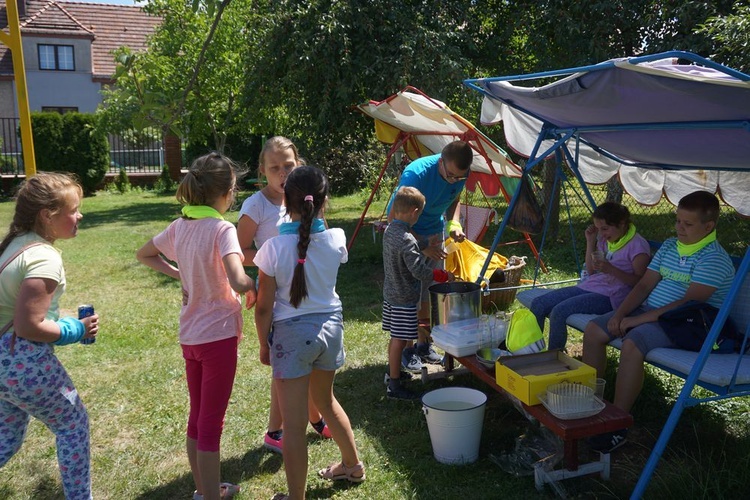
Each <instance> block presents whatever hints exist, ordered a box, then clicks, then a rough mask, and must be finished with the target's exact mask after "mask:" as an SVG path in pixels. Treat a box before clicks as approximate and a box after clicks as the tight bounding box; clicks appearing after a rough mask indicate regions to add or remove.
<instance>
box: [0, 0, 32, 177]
mask: <svg viewBox="0 0 750 500" xmlns="http://www.w3.org/2000/svg"><path fill="white" fill-rule="evenodd" d="M16 1H17V0H7V1H6V3H5V5H6V8H7V10H6V12H7V14H8V28H9V30H10V35H8V34H7V33H5V32H3V31H0V42H2V43H4V44H5V45H6V46H7V47H8V48H9V49H10V51H11V53H12V54H13V75H14V77H15V81H16V95H17V97H18V117H19V118H20V122H21V147H22V150H23V165H24V170H25V172H26V178H29V177H33V176H34V175H36V157H35V156H34V138H33V136H32V135H31V112H30V111H29V94H28V92H27V90H26V67H25V66H24V63H23V46H22V45H21V25H20V22H19V19H18V6H17V5H16ZM22 1H23V0H22Z"/></svg>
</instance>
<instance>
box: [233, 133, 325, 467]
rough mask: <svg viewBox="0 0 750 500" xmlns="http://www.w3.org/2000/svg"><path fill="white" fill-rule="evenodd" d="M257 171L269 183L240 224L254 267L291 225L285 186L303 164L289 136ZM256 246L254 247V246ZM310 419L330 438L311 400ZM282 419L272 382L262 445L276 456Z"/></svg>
mask: <svg viewBox="0 0 750 500" xmlns="http://www.w3.org/2000/svg"><path fill="white" fill-rule="evenodd" d="M258 164H259V167H258V170H259V171H260V174H261V175H263V176H265V177H266V179H268V184H267V185H266V186H265V187H264V188H263V189H261V190H260V191H258V192H257V193H255V194H253V195H252V196H250V197H249V198H248V199H246V200H245V201H244V202H243V203H242V208H241V209H240V218H239V221H238V222H237V237H238V238H239V241H240V246H241V247H242V253H243V254H244V256H245V261H244V265H245V266H246V267H247V266H254V265H255V264H254V259H255V254H256V252H257V251H258V249H259V248H260V247H261V246H262V245H263V244H264V243H265V242H266V241H267V240H268V239H270V238H272V237H274V236H278V234H279V227H278V226H279V224H281V223H284V222H290V221H291V219H290V218H289V216H288V215H287V213H286V207H285V206H284V184H285V183H286V179H287V177H288V176H289V173H290V172H291V171H292V170H293V169H294V168H295V167H297V166H298V165H304V160H303V159H302V158H300V156H299V153H298V152H297V147H296V146H295V145H294V143H293V142H292V141H290V140H289V139H287V138H286V137H279V136H276V137H271V138H270V139H268V140H267V141H266V143H265V144H264V145H263V149H262V150H261V152H260V157H259V158H258ZM253 243H254V244H255V247H253ZM307 416H308V420H309V421H310V424H311V425H312V426H313V428H314V429H315V431H316V432H317V433H318V434H320V435H321V436H323V437H324V438H330V437H331V431H330V430H329V429H328V426H327V425H326V423H325V420H324V419H323V417H322V416H321V415H320V412H319V411H318V410H317V408H315V405H314V404H313V402H312V398H310V400H309V406H308V409H307ZM282 424H283V421H282V418H281V410H280V408H279V401H278V397H277V393H276V388H275V384H274V383H273V382H272V383H271V408H270V411H269V415H268V430H267V432H266V435H265V436H264V438H263V446H264V447H265V448H267V449H269V450H271V451H274V452H276V453H281V450H282V447H283V437H282Z"/></svg>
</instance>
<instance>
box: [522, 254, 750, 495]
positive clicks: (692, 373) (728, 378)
mask: <svg viewBox="0 0 750 500" xmlns="http://www.w3.org/2000/svg"><path fill="white" fill-rule="evenodd" d="M733 260H734V262H735V264H737V262H738V261H739V260H738V259H733ZM540 293H546V291H545V290H544V289H539V288H536V289H531V290H527V291H524V292H521V293H519V294H518V295H517V296H516V297H517V298H518V300H519V302H521V303H522V304H524V305H526V306H528V305H529V304H531V301H532V300H533V299H534V297H535V296H538V294H540ZM748 304H750V248H748V249H747V250H746V251H745V256H744V257H743V258H742V260H741V262H739V267H738V269H737V273H736V275H735V278H734V281H733V282H732V286H731V288H730V290H729V294H728V295H727V298H726V299H725V301H724V304H722V306H721V308H720V310H719V314H718V316H717V318H716V321H715V322H714V325H713V326H712V328H711V331H710V332H709V333H708V337H707V338H706V341H705V342H704V344H703V347H702V348H701V351H700V352H691V351H684V350H682V349H667V348H659V349H654V350H652V351H650V352H649V353H648V354H647V355H646V362H647V363H649V364H651V365H653V366H656V367H658V368H661V369H662V370H664V371H666V372H668V373H671V374H673V375H676V376H678V377H680V378H683V379H684V380H685V384H684V385H683V386H682V389H681V390H680V393H679V395H678V396H677V399H676V401H675V403H674V406H673V408H672V411H671V412H670V414H669V418H668V419H667V422H666V423H665V424H664V427H663V429H662V431H661V433H660V434H659V438H658V439H657V441H656V444H655V445H654V448H653V450H652V451H651V455H650V456H649V458H648V461H647V462H646V465H645V466H644V468H643V472H642V473H641V476H640V477H639V478H638V483H637V484H636V486H635V489H634V490H633V492H632V494H631V499H640V498H641V497H642V496H643V494H644V493H645V490H646V487H647V486H648V483H649V481H650V479H651V476H652V475H653V472H654V470H655V469H656V466H657V464H658V462H659V459H660V458H661V455H662V453H663V452H664V450H665V449H666V446H667V443H668V442H669V438H670V437H671V436H672V432H673V431H674V428H675V427H676V426H677V423H678V422H679V419H680V417H681V415H682V412H683V410H684V409H685V408H687V407H690V406H695V405H698V404H700V403H704V402H707V401H718V400H721V399H729V398H735V397H743V396H750V354H745V355H740V354H712V352H711V351H712V346H713V344H714V342H715V341H716V339H717V337H718V334H719V331H720V330H721V328H722V327H723V325H724V322H725V321H726V319H727V318H731V319H732V320H733V321H734V323H735V324H736V326H737V327H738V329H739V331H740V332H743V333H744V336H745V339H744V344H745V345H746V344H747V343H748V342H750V307H748ZM592 317H593V315H584V314H574V315H571V316H570V317H568V319H567V321H566V323H567V324H568V326H571V327H573V328H575V329H577V330H581V331H583V330H584V329H585V327H586V324H587V323H588V322H589V320H590V319H591V318H592ZM610 345H611V346H612V347H615V348H620V347H621V345H622V341H621V340H620V339H617V340H614V341H613V342H610ZM745 345H743V348H744V346H745ZM696 385H698V386H701V387H703V388H705V389H707V390H709V391H710V392H712V393H713V394H712V395H708V396H694V395H693V388H694V387H695V386H696Z"/></svg>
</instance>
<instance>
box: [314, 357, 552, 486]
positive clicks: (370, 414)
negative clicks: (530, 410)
mask: <svg viewBox="0 0 750 500" xmlns="http://www.w3.org/2000/svg"><path fill="white" fill-rule="evenodd" d="M384 371H385V367H384V366H383V365H369V366H359V367H354V368H349V369H346V370H343V371H341V372H340V373H338V374H337V376H336V383H335V386H334V391H335V394H336V397H337V399H338V400H339V401H340V402H341V405H342V406H343V407H344V409H345V411H346V412H347V414H348V416H349V419H350V420H351V422H352V426H353V427H354V428H355V439H356V438H357V434H358V432H360V430H361V431H362V432H364V433H365V434H366V435H367V436H368V438H369V439H370V440H373V441H376V442H377V445H376V446H377V447H378V450H379V453H380V454H381V455H383V456H385V457H386V458H385V462H384V463H378V464H367V463H365V466H367V467H369V469H368V475H369V476H371V477H373V476H374V475H375V474H377V471H378V470H384V469H385V470H388V472H389V473H390V474H396V475H398V476H400V477H406V478H408V483H409V487H408V488H407V489H406V490H404V491H401V492H396V491H394V493H393V494H394V498H396V497H399V494H407V495H412V496H413V497H414V498H430V497H439V498H462V497H464V496H467V495H468V496H470V497H472V498H479V497H481V492H484V493H485V494H486V493H488V492H487V491H486V490H484V488H483V486H482V485H487V486H490V485H492V488H493V490H492V491H495V492H498V491H515V492H517V494H518V496H517V497H518V498H521V497H526V498H534V497H537V496H538V494H537V493H536V490H535V488H534V481H533V478H528V477H524V478H517V477H513V476H510V475H505V474H504V473H503V472H502V471H500V470H499V469H498V468H497V466H496V465H495V464H493V463H492V462H491V461H490V460H488V458H487V457H488V455H489V454H490V453H496V452H499V451H501V450H508V449H512V447H513V443H514V439H515V438H516V437H517V436H518V435H519V434H521V433H523V432H524V429H525V428H526V426H527V422H526V420H525V419H524V418H523V416H521V414H520V413H518V412H517V411H516V410H515V408H514V407H513V405H512V403H510V402H508V401H507V400H506V399H504V398H503V397H502V396H501V395H500V394H498V393H497V392H495V391H493V390H490V389H488V387H487V386H486V385H485V384H484V383H483V382H481V381H480V380H478V379H477V378H476V377H474V376H472V375H471V374H456V375H451V376H449V377H448V378H440V379H434V380H429V381H427V382H426V383H424V384H423V383H422V382H421V381H419V380H413V381H411V382H408V383H407V386H408V387H409V388H410V389H412V390H413V391H415V392H423V393H426V392H429V391H432V390H435V389H439V388H441V387H468V388H473V389H478V390H480V391H482V392H483V393H485V394H487V396H488V402H487V405H486V408H485V417H484V425H483V430H482V439H481V444H480V450H479V459H478V460H477V461H476V462H474V463H472V464H466V465H446V464H442V463H440V462H438V461H437V460H436V459H435V458H434V456H433V448H432V444H431V440H430V431H429V429H428V423H427V419H426V417H425V414H424V413H423V409H422V404H421V401H420V400H417V401H397V400H389V399H387V397H386V387H385V385H384V384H383V374H384ZM455 431H456V432H460V431H461V429H458V428H457V429H456V430H455ZM360 451H363V450H360ZM364 454H366V451H364ZM364 460H365V462H366V457H364ZM334 487H336V488H338V487H343V486H339V485H335V486H334ZM495 487H497V489H494V488H495ZM313 491H315V490H313ZM321 493H324V494H325V493H326V491H325V490H321ZM477 495H480V496H477ZM492 496H493V495H492V494H490V496H488V497H487V498H489V497H492ZM311 498H328V497H327V496H325V495H324V496H320V497H311Z"/></svg>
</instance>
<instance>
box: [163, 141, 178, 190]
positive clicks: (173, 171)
mask: <svg viewBox="0 0 750 500" xmlns="http://www.w3.org/2000/svg"><path fill="white" fill-rule="evenodd" d="M164 162H165V163H166V164H167V167H169V176H170V177H171V178H172V180H174V181H178V182H179V180H180V172H181V170H182V141H180V138H179V137H177V136H176V135H174V134H173V133H172V132H166V133H165V134H164Z"/></svg>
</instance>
